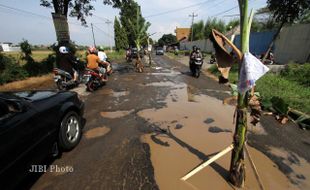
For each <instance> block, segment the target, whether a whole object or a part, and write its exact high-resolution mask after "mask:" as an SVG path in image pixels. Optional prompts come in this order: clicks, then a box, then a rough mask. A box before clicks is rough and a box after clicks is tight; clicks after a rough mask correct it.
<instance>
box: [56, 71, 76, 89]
mask: <svg viewBox="0 0 310 190" xmlns="http://www.w3.org/2000/svg"><path fill="white" fill-rule="evenodd" d="M53 73H54V81H55V83H56V85H57V88H58V89H59V90H68V89H71V88H74V87H76V86H77V85H78V82H76V81H74V80H73V77H72V76H71V74H70V73H68V72H66V71H64V70H61V69H58V68H54V69H53Z"/></svg>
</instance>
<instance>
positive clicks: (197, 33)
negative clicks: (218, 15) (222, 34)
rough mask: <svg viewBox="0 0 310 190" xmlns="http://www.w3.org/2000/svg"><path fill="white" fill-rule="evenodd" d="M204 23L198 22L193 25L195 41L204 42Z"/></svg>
mask: <svg viewBox="0 0 310 190" xmlns="http://www.w3.org/2000/svg"><path fill="white" fill-rule="evenodd" d="M204 27H205V26H204V23H203V20H200V21H199V22H196V23H194V24H193V27H192V29H193V32H194V33H193V40H202V39H204V37H205V36H204ZM189 36H190V40H191V41H192V39H191V36H192V35H191V34H190V35H189Z"/></svg>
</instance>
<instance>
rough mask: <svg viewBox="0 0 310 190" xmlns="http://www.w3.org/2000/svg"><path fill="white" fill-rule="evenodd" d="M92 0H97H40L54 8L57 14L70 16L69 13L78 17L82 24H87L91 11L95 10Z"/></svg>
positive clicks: (42, 4) (44, 5) (44, 4)
mask: <svg viewBox="0 0 310 190" xmlns="http://www.w3.org/2000/svg"><path fill="white" fill-rule="evenodd" d="M91 1H95V0H80V1H73V0H40V2H41V3H40V5H41V6H43V7H48V8H53V9H54V11H55V13H56V14H61V15H64V16H65V17H68V13H69V16H71V17H76V18H77V19H78V20H80V21H81V23H82V25H86V17H87V16H89V15H91V11H92V10H94V7H93V6H92V5H91ZM69 10H70V11H69Z"/></svg>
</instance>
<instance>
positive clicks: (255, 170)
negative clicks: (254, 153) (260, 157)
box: [244, 143, 265, 190]
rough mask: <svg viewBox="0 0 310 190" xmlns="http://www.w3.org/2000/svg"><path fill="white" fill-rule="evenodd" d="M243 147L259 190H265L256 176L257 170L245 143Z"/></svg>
mask: <svg viewBox="0 0 310 190" xmlns="http://www.w3.org/2000/svg"><path fill="white" fill-rule="evenodd" d="M244 147H245V152H246V154H247V155H248V158H249V161H250V163H251V166H252V168H253V170H254V174H255V177H256V179H257V181H258V184H259V187H260V189H261V190H265V188H264V185H263V183H262V180H261V179H260V176H259V175H258V171H257V169H256V166H255V164H254V162H253V160H252V157H251V155H250V152H249V150H248V147H247V144H246V143H245V146H244Z"/></svg>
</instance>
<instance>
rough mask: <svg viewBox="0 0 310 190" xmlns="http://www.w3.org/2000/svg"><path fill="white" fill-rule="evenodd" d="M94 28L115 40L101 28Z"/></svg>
mask: <svg viewBox="0 0 310 190" xmlns="http://www.w3.org/2000/svg"><path fill="white" fill-rule="evenodd" d="M93 26H94V28H95V29H97V30H100V31H101V32H103V33H104V34H105V35H107V36H109V37H110V38H114V37H113V36H112V35H110V34H109V33H107V32H106V31H104V30H102V29H101V28H99V27H97V26H96V25H94V24H93Z"/></svg>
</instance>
